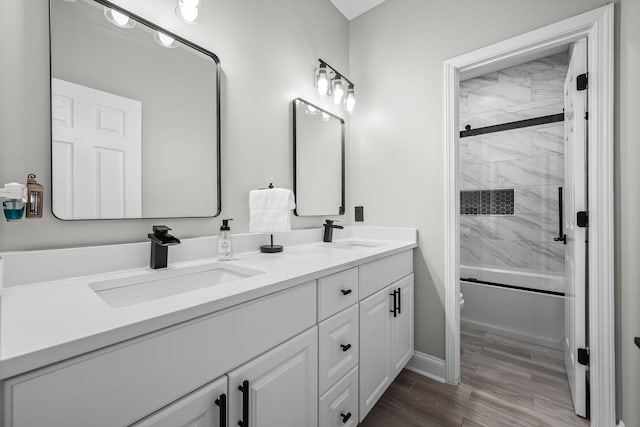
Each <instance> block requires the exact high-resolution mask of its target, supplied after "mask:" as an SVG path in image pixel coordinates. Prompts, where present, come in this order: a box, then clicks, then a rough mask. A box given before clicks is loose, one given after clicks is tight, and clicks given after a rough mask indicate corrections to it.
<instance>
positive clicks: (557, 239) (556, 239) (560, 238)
mask: <svg viewBox="0 0 640 427" xmlns="http://www.w3.org/2000/svg"><path fill="white" fill-rule="evenodd" d="M562 190H563V189H562V187H558V237H554V238H553V241H554V242H562V243H564V244H565V245H566V244H567V235H566V234H564V226H563V224H562V220H563V217H564V213H563V212H562V210H563V204H562Z"/></svg>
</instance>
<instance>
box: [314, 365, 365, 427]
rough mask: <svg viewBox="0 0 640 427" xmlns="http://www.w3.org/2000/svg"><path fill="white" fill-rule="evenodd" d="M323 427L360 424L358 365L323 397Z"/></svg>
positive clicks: (342, 426) (320, 407) (321, 416)
mask: <svg viewBox="0 0 640 427" xmlns="http://www.w3.org/2000/svg"><path fill="white" fill-rule="evenodd" d="M318 410H319V414H318V416H319V425H320V426H321V427H355V426H356V425H357V424H358V367H357V366H356V367H355V368H353V369H352V370H351V371H350V372H349V373H348V374H347V375H345V376H344V378H342V379H341V380H340V381H338V383H337V384H336V385H334V386H333V387H331V389H329V391H327V392H326V393H325V394H324V395H323V396H322V397H321V398H320V403H319V405H318Z"/></svg>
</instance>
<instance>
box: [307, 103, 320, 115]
mask: <svg viewBox="0 0 640 427" xmlns="http://www.w3.org/2000/svg"><path fill="white" fill-rule="evenodd" d="M317 111H318V109H317V108H316V107H314V106H313V105H307V114H309V115H310V116H315V115H316V112H317Z"/></svg>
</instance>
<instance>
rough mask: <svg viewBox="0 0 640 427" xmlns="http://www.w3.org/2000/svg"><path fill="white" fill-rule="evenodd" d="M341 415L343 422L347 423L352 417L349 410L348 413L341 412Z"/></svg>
mask: <svg viewBox="0 0 640 427" xmlns="http://www.w3.org/2000/svg"><path fill="white" fill-rule="evenodd" d="M340 416H341V417H342V424H346V422H347V421H349V418H351V412H347V413H346V414H343V413H340Z"/></svg>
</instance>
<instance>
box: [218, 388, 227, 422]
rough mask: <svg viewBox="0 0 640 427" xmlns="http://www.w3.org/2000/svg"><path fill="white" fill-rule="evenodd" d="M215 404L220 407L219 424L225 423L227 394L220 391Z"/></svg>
mask: <svg viewBox="0 0 640 427" xmlns="http://www.w3.org/2000/svg"><path fill="white" fill-rule="evenodd" d="M215 403H216V405H218V407H219V408H220V426H226V425H227V395H226V394H224V393H222V394H221V395H220V397H219V398H217V399H216V402H215Z"/></svg>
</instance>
